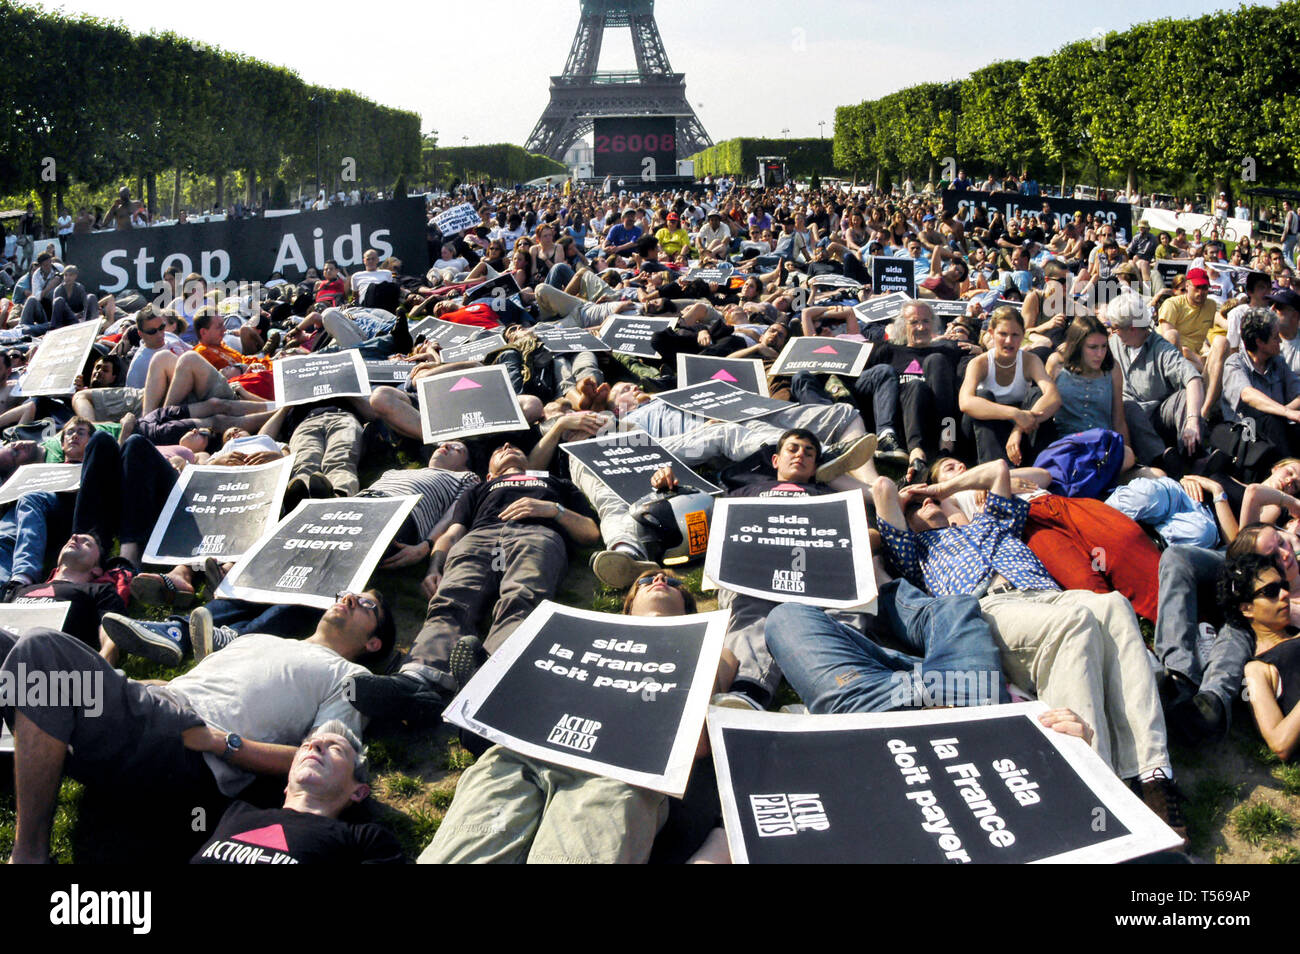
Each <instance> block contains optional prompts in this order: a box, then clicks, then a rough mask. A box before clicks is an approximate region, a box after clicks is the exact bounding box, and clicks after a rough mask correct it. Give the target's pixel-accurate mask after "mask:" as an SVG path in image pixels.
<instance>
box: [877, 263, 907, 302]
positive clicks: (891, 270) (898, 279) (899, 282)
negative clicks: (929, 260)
mask: <svg viewBox="0 0 1300 954" xmlns="http://www.w3.org/2000/svg"><path fill="white" fill-rule="evenodd" d="M871 290H872V291H873V292H875V293H876V294H877V295H888V294H892V293H893V292H900V293H901V294H904V295H906V296H907V297H908V298H915V297H916V265H915V264H914V263H913V261H912V260H911V259H910V258H892V257H890V256H887V255H873V256H871Z"/></svg>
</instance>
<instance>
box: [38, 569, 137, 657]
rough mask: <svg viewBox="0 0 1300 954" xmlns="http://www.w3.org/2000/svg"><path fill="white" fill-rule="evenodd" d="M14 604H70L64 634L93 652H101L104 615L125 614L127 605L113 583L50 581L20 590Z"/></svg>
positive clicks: (64, 624)
mask: <svg viewBox="0 0 1300 954" xmlns="http://www.w3.org/2000/svg"><path fill="white" fill-rule="evenodd" d="M13 602H14V603H25V604H27V605H31V604H33V603H70V604H72V605H70V606H69V607H68V616H67V619H66V620H65V621H64V623H63V632H65V633H67V634H68V635H69V636H75V637H76V638H77V639H79V640H81V641H82V642H83V643H85V644H86V645H87V646H89V647H91V648H92V649H95V650H98V649H99V624H100V621H101V620H103V618H104V614H105V613H125V612H126V604H125V603H123V602H122V597H121V596H119V595H118V592H117V587H116V586H114V585H113V584H112V583H72V582H69V581H67V580H51V581H50V582H49V583H32V584H29V585H28V586H24V587H22V588H21V589H19V590H18V593H17V594H16V595H15V596H14V599H13Z"/></svg>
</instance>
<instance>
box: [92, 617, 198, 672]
mask: <svg viewBox="0 0 1300 954" xmlns="http://www.w3.org/2000/svg"><path fill="white" fill-rule="evenodd" d="M189 628H190V627H189V623H187V622H186V621H184V620H181V619H176V618H173V619H167V620H164V621H162V622H161V623H151V622H145V621H144V620H139V619H131V617H129V616H123V615H121V614H120V613H105V614H104V631H105V632H106V633H107V634H108V638H109V639H111V640H112V641H113V642H114V643H116V644H117V646H118V648H119V649H121V650H122V652H124V653H130V654H131V655H132V656H140V657H142V658H144V659H148V660H151V661H152V662H156V663H162V664H163V665H164V666H179V665H180V664H181V660H183V659H184V658H185V653H186V651H187V650H188V649H189V645H190V634H189Z"/></svg>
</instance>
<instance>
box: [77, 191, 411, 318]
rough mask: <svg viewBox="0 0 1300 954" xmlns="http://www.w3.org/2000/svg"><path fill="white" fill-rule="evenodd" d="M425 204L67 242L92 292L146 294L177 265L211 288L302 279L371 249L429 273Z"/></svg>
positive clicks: (406, 201) (372, 205)
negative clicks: (131, 290) (310, 271)
mask: <svg viewBox="0 0 1300 954" xmlns="http://www.w3.org/2000/svg"><path fill="white" fill-rule="evenodd" d="M427 221H428V217H427V215H426V214H425V204H424V200H423V199H422V198H418V197H417V198H403V199H389V200H387V201H384V202H369V203H367V204H365V205H349V206H339V207H338V208H334V209H327V210H325V211H323V212H299V213H296V214H293V215H277V216H270V217H265V218H257V219H227V220H226V221H223V222H191V223H186V224H185V225H166V226H162V227H160V228H149V229H126V230H118V231H110V232H95V233H91V234H88V235H73V236H70V237H69V238H70V241H69V243H68V256H69V260H70V261H74V262H76V263H77V265H78V266H79V267H80V268H81V281H82V282H83V283H84V284H85V286H86V288H87V290H91V289H94V290H95V291H97V292H98V293H99V294H104V293H106V292H120V291H122V290H124V289H128V288H136V289H141V290H143V291H146V292H149V291H152V289H153V288H154V287H155V286H156V285H157V284H158V283H159V282H160V281H162V277H163V273H164V272H166V271H167V269H169V268H171V267H172V266H173V265H174V266H176V267H177V268H179V269H180V272H181V274H182V275H188V274H189V273H190V272H197V273H198V274H200V275H202V276H203V278H204V279H205V280H206V281H208V282H227V281H239V280H243V279H250V278H251V279H256V280H259V281H260V280H262V279H264V278H267V277H269V276H270V275H271V274H272V273H274V272H280V273H282V274H283V275H284V277H285V278H286V279H288V280H289V281H291V282H297V281H301V280H302V279H303V278H305V277H306V275H307V269H309V268H315V269H316V270H318V271H319V270H320V269H323V268H324V267H325V262H326V260H327V259H334V260H335V261H337V262H338V263H339V265H340V266H341V267H343V268H348V267H349V266H352V265H360V264H361V258H362V256H363V255H364V254H365V252H366V249H368V248H373V249H374V250H375V251H377V252H378V253H379V257H380V258H381V259H385V258H388V257H389V256H396V257H397V258H399V259H401V260H402V267H403V268H404V269H405V270H406V271H407V272H408V273H411V274H415V275H421V274H423V273H424V271H425V270H426V269H427V268H428V267H429V245H428V240H427V227H426V226H427Z"/></svg>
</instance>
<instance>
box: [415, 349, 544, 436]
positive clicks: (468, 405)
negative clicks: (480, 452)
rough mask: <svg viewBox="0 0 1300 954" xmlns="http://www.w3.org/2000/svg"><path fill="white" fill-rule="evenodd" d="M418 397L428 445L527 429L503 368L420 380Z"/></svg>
mask: <svg viewBox="0 0 1300 954" xmlns="http://www.w3.org/2000/svg"><path fill="white" fill-rule="evenodd" d="M417 393H418V394H419V398H420V425H421V427H422V429H423V430H424V442H425V443H426V444H436V443H438V442H439V441H445V440H449V439H451V438H453V437H474V436H476V435H479V434H494V433H496V432H498V431H521V430H527V429H528V422H527V421H526V420H524V412H523V411H522V410H521V409H520V407H519V402H518V401H517V400H516V399H515V392H514V391H513V390H512V389H511V387H510V378H509V377H507V376H506V369H505V368H503V367H501V366H500V365H492V366H490V367H486V368H470V369H469V370H466V371H456V372H453V373H451V374H441V375H432V376H430V377H427V378H421V379H420V382H419V384H418V385H417Z"/></svg>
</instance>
